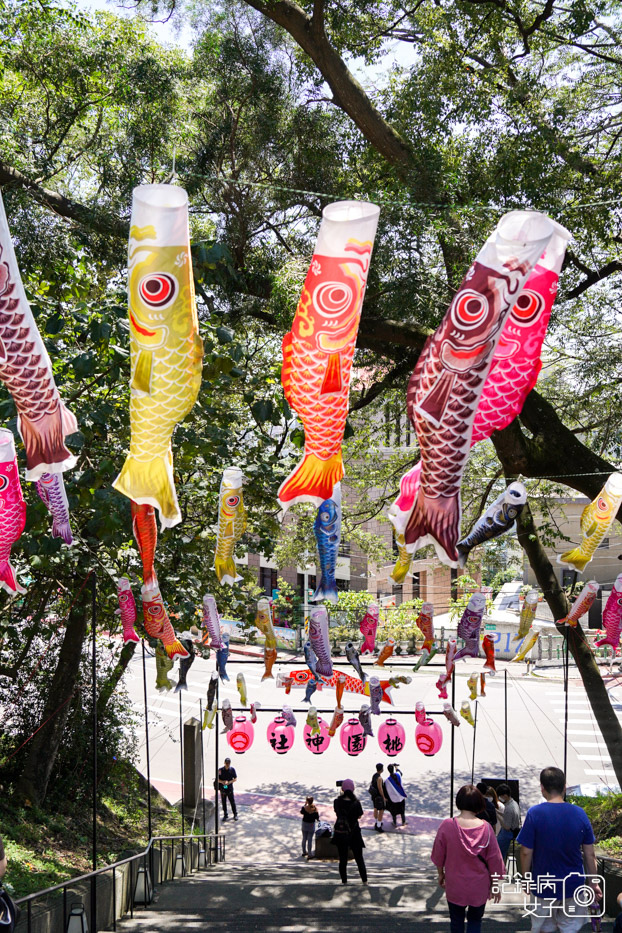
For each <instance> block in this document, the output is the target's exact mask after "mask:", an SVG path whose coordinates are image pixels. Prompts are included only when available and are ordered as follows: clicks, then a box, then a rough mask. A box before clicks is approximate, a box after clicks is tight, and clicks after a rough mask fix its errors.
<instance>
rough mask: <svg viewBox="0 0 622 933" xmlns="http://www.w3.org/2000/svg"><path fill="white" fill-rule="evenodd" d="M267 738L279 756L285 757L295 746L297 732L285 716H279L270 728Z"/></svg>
mask: <svg viewBox="0 0 622 933" xmlns="http://www.w3.org/2000/svg"><path fill="white" fill-rule="evenodd" d="M266 736H267V738H268V742H269V743H270V745H271V746H272V748H273V749H274V751H275V752H276V753H277V755H284V754H285V753H286V752H288V751H289V750H290V748H291V747H292V745H293V744H294V738H295V736H296V732H295V730H294V727H293V726H290V725H288V723H287V720H286V719H285V717H284V716H277V717H276V718H275V719H273V720H272V722H271V723H270V725H269V726H268V730H267V732H266Z"/></svg>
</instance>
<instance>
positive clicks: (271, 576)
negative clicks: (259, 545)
mask: <svg viewBox="0 0 622 933" xmlns="http://www.w3.org/2000/svg"><path fill="white" fill-rule="evenodd" d="M259 586H260V587H261V588H262V590H263V591H264V593H265V594H266V596H272V592H273V590H276V589H277V572H276V570H273V569H272V568H271V567H260V568H259Z"/></svg>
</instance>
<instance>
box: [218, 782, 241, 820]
mask: <svg viewBox="0 0 622 933" xmlns="http://www.w3.org/2000/svg"><path fill="white" fill-rule="evenodd" d="M220 799H221V801H222V812H223V813H224V815H225V819H227V800H228V801H229V803H230V804H231V812H232V813H233V815H234V816H237V815H238V810H237V807H236V805H235V797H234V796H233V788H232V787H228V788H227V790H221V792H220Z"/></svg>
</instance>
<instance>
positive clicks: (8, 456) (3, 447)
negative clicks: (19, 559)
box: [0, 428, 26, 595]
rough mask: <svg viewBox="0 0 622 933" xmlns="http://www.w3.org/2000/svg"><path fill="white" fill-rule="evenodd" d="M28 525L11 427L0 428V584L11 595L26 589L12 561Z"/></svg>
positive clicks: (23, 591)
mask: <svg viewBox="0 0 622 933" xmlns="http://www.w3.org/2000/svg"><path fill="white" fill-rule="evenodd" d="M25 526H26V503H25V502H24V496H23V494H22V486H21V483H20V481H19V470H18V468H17V457H16V454H15V442H14V440H13V434H12V433H11V431H7V430H5V429H4V428H0V588H1V589H3V590H6V591H7V593H11V594H12V595H14V594H16V593H25V592H26V590H25V589H24V588H23V587H22V586H20V585H19V583H18V582H17V577H16V576H15V570H14V569H13V567H12V565H11V561H10V557H11V548H12V546H13V545H14V544H15V543H16V541H19V539H20V537H21V534H22V532H23V530H24V528H25Z"/></svg>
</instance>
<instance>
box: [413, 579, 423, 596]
mask: <svg viewBox="0 0 622 933" xmlns="http://www.w3.org/2000/svg"><path fill="white" fill-rule="evenodd" d="M420 596H421V579H420V577H419V574H418V573H413V595H412V598H413V599H419V597H420Z"/></svg>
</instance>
